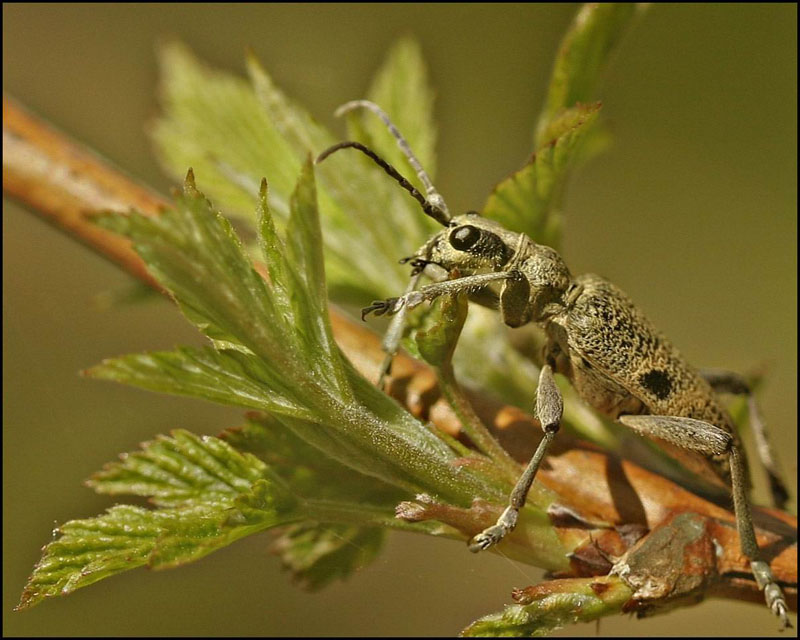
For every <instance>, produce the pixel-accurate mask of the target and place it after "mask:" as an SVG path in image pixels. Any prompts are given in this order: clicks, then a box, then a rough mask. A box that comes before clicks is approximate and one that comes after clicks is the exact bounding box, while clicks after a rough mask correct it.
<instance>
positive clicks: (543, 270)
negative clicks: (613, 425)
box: [317, 100, 790, 628]
mask: <svg viewBox="0 0 800 640" xmlns="http://www.w3.org/2000/svg"><path fill="white" fill-rule="evenodd" d="M357 108H366V109H369V110H370V111H372V112H373V113H375V114H376V115H377V116H378V117H380V118H381V119H382V120H383V122H384V123H385V124H386V126H387V127H388V128H389V130H390V132H391V133H392V135H393V136H394V138H395V140H396V141H397V143H398V145H399V147H400V149H401V150H402V151H403V153H404V154H405V156H406V158H408V160H409V164H410V165H411V166H412V168H413V169H414V170H415V171H416V173H417V176H418V177H419V179H420V182H421V183H422V184H423V185H424V186H425V190H426V195H427V197H425V196H423V195H422V193H420V191H419V190H418V189H416V188H415V187H414V186H413V185H412V184H411V183H410V182H409V181H408V180H406V178H404V177H403V176H402V175H401V174H400V173H399V172H398V171H397V170H396V169H395V168H394V167H393V166H391V165H390V164H389V163H387V162H386V161H385V160H383V159H382V158H381V157H379V156H378V155H377V154H376V153H375V152H374V151H372V150H371V149H369V148H367V147H366V146H364V145H362V144H361V143H358V142H341V143H339V144H336V145H334V146H332V147H330V148H328V149H326V150H325V151H323V152H322V153H321V154H320V155H319V157H318V158H317V162H318V163H319V162H322V161H323V160H324V159H325V158H327V157H328V156H329V155H331V154H332V153H334V152H336V151H338V150H340V149H345V148H353V149H357V150H358V151H360V152H362V153H364V154H365V155H367V156H368V157H369V158H371V159H372V160H373V161H374V162H375V163H376V164H378V165H379V166H380V167H381V168H382V169H383V170H384V171H385V172H386V173H387V174H388V175H389V176H391V177H392V178H394V179H395V180H396V181H397V182H398V183H399V184H400V185H401V186H402V187H403V188H404V189H405V190H406V191H408V192H409V193H410V194H411V196H412V197H413V198H415V199H416V200H417V201H418V202H419V203H420V205H421V206H422V209H423V211H424V212H425V213H426V214H427V215H429V216H430V217H432V218H433V219H434V220H436V221H437V222H438V223H439V224H441V225H442V226H443V227H444V230H443V231H440V232H438V233H436V234H435V235H434V236H433V237H431V238H430V239H429V240H428V241H427V242H426V243H425V244H424V245H423V246H422V247H420V249H419V250H418V251H417V253H416V254H415V255H414V256H412V257H410V258H406V259H405V260H404V261H411V265H412V267H413V271H412V277H411V282H410V284H409V287H408V289H407V290H406V292H405V293H404V294H403V295H401V296H399V297H396V298H388V299H386V300H378V301H375V302H373V303H372V304H371V305H370V306H368V307H366V308H365V309H363V311H362V318H363V317H364V316H366V315H367V314H369V313H374V314H375V315H384V314H386V315H389V316H394V318H393V320H392V323H391V324H390V326H389V329H388V331H387V333H386V336H385V338H384V342H383V347H384V351H385V352H386V354H387V357H386V360H385V361H384V365H383V367H382V369H381V374H380V378H379V381H378V382H379V385H380V384H382V382H383V379H384V376H385V375H386V374H387V373H388V371H389V368H390V365H391V358H392V356H393V355H394V354H395V353H396V352H397V350H398V348H399V343H400V338H401V336H402V332H403V325H404V315H405V313H406V311H407V310H409V309H412V308H414V307H416V306H417V305H419V304H421V303H422V302H424V301H432V300H434V299H435V298H437V297H439V296H441V295H445V294H456V293H461V292H467V293H469V294H472V295H474V294H475V292H476V291H478V290H480V289H483V288H485V287H487V286H489V285H498V284H499V285H500V292H499V299H497V304H498V306H499V310H500V315H501V318H502V320H503V322H505V324H507V325H508V326H510V327H519V326H522V325H524V324H527V323H529V322H533V323H536V324H537V325H539V327H541V328H542V329H543V330H544V332H545V335H546V338H547V340H546V345H545V348H544V351H545V352H544V362H545V364H544V365H543V366H542V368H541V372H540V375H539V386H538V390H537V395H536V414H537V416H538V418H539V421H540V423H541V426H542V429H543V431H544V437H543V439H542V440H541V442H540V444H539V446H538V448H537V449H536V452H535V453H534V455H533V458H532V459H531V461H530V462H529V463H528V466H527V468H526V469H525V471H524V472H523V473H522V475H521V476H520V478H519V480H518V481H517V484H516V486H515V487H514V489H513V490H512V492H511V495H510V498H509V504H508V506H507V507H506V509H505V510H504V511H503V513H502V514H501V515H500V517H499V519H498V520H497V523H496V524H495V525H493V526H491V527H489V528H487V529H485V530H484V531H482V532H481V533H479V534H478V535H476V536H475V537H474V538H473V539H472V540H471V541H470V545H469V548H470V550H471V551H474V552H477V551H480V550H484V549H488V548H489V547H491V546H493V545H495V544H497V543H498V542H500V541H501V540H502V539H503V537H504V536H505V535H507V534H508V533H509V532H510V531H512V530H513V529H514V527H515V525H516V524H517V518H518V515H519V510H520V509H521V508H522V507H523V505H524V504H525V499H526V497H527V494H528V491H529V489H530V487H531V484H532V483H533V480H534V478H535V476H536V472H537V470H538V468H539V465H540V464H541V461H542V459H543V458H544V455H545V454H546V452H547V449H548V446H549V445H550V443H551V441H552V440H553V438H554V437H555V435H556V433H557V432H558V429H559V424H560V421H561V416H562V412H563V401H562V398H561V393H560V391H559V389H558V387H557V386H556V384H555V380H554V378H553V374H554V373H560V374H562V375H564V376H565V377H566V378H567V379H568V380H569V381H570V383H571V384H572V386H573V387H574V388H575V389H576V391H577V392H578V394H579V395H580V396H581V398H583V400H584V401H586V402H587V403H588V404H589V405H591V406H592V407H594V408H595V409H596V410H598V411H600V412H601V413H603V414H605V415H607V416H609V417H610V418H612V419H614V420H616V421H617V422H619V423H621V424H623V425H625V426H627V427H629V428H631V429H633V430H634V431H636V432H638V433H639V434H641V435H644V436H647V437H650V438H653V439H655V440H656V441H657V442H658V443H659V444H660V445H661V446H662V448H664V449H665V450H666V452H667V453H669V454H670V455H672V456H673V457H675V458H677V459H678V460H679V461H681V462H682V463H683V464H684V465H685V466H687V468H689V469H690V470H692V471H695V472H697V473H699V474H700V475H702V476H703V477H705V478H706V479H709V480H711V481H713V482H716V483H717V484H720V481H721V482H722V483H724V484H725V485H727V486H729V487H730V489H731V491H732V493H733V503H734V510H735V514H736V523H737V528H738V531H739V538H740V545H741V550H742V553H743V554H744V555H745V556H746V557H747V558H748V559H749V560H750V567H751V569H752V572H753V576H754V577H755V580H756V582H757V584H758V586H759V588H760V589H762V590H763V591H764V596H765V599H766V602H767V606H768V607H769V608H770V609H771V610H772V612H773V613H774V614H775V615H777V616H778V617H779V618H780V621H781V624H782V626H783V627H784V628H785V627H788V626H790V622H789V620H788V618H787V613H786V612H787V606H786V601H785V599H784V596H783V593H782V592H781V589H780V587H779V586H778V584H777V583H776V581H775V578H774V577H773V575H772V572H771V570H770V568H769V565H768V564H767V562H765V561H764V560H763V559H762V558H761V555H760V553H759V549H758V544H757V542H756V536H755V532H754V529H753V521H752V518H751V515H750V506H749V503H748V498H747V491H748V472H747V466H746V464H747V463H746V461H745V457H744V451H743V449H742V446H741V444H740V442H739V439H738V437H737V435H736V430H735V425H734V422H733V420H732V419H731V417H730V416H729V415H728V413H727V412H726V411H725V409H723V407H722V405H721V404H720V402H719V400H718V399H717V397H716V395H715V393H714V392H715V391H718V392H728V393H738V394H744V395H747V396H748V406H749V409H750V420H751V424H752V425H753V430H754V432H755V433H756V437H757V440H758V442H759V447H758V448H759V454H760V456H761V457H762V459H763V462H764V466H765V467H766V469H767V472H768V474H769V478H770V485H771V488H772V493H773V499H774V501H775V502H776V503H778V504H782V503H783V502H785V501H786V499H787V497H788V494H787V492H786V489H785V488H784V485H783V483H782V482H781V480H780V477H779V475H778V473H777V471H776V469H777V467H776V465H775V462H774V457H773V456H772V454H771V452H770V450H769V446H768V445H767V444H766V439H765V433H764V428H763V423H762V421H761V419H760V416H759V414H758V410H757V408H756V405H755V402H754V400H753V397H752V395H751V393H750V389H749V388H748V386H747V384H746V383H745V382H744V381H743V380H742V378H741V377H739V376H737V375H736V374H732V373H727V372H718V371H711V372H705V373H703V372H699V371H697V370H695V369H694V368H693V367H692V366H690V365H689V364H688V363H687V362H686V361H685V360H684V359H683V357H682V356H681V354H680V353H679V352H678V351H677V350H676V349H675V348H674V347H673V346H672V344H671V343H670V342H669V341H668V340H667V339H666V338H665V337H664V336H663V335H662V334H661V333H660V332H659V331H658V330H657V329H656V328H655V327H654V326H653V325H652V324H651V323H650V321H649V320H648V319H647V318H645V316H644V315H643V314H642V312H641V311H639V309H637V308H636V306H635V305H634V304H633V303H632V302H631V300H630V299H629V298H628V296H627V295H625V294H624V293H623V292H622V291H621V290H620V289H618V288H617V287H616V286H615V285H613V284H612V283H610V282H608V281H606V280H604V279H603V278H600V277H599V276H596V275H591V274H587V275H579V276H573V275H572V274H571V273H570V271H569V269H568V268H567V266H566V264H565V263H564V261H563V260H562V258H561V256H559V254H558V253H557V252H556V251H555V250H554V249H551V248H550V247H546V246H544V245H541V244H537V243H536V242H535V241H534V240H532V239H531V238H529V237H528V236H526V235H525V234H522V233H515V232H512V231H509V230H507V229H505V228H504V227H502V226H501V225H500V224H498V223H497V222H494V221H493V220H489V219H487V218H484V217H482V216H481V215H480V214H478V213H477V212H474V211H471V212H468V213H466V214H464V215H460V216H455V217H452V216H451V215H450V213H449V211H448V209H447V205H446V204H445V202H444V199H443V198H442V196H441V195H439V193H438V192H437V191H436V189H435V188H434V186H433V184H432V182H431V180H430V178H429V177H428V175H427V174H426V173H425V171H424V169H423V168H422V166H421V165H420V163H419V161H418V160H417V158H416V157H415V156H414V153H413V152H412V151H411V148H410V147H409V145H408V143H407V142H406V140H405V139H404V138H403V136H402V135H401V134H400V132H399V131H398V130H397V128H396V127H395V126H394V125H393V124H392V122H391V121H390V119H389V117H388V116H387V115H386V114H385V113H384V112H383V110H381V109H380V107H378V106H377V105H376V104H374V103H372V102H369V101H366V100H357V101H353V102H348V103H347V104H345V105H342V107H340V108H339V109H338V110H337V115H341V114H343V113H345V112H347V111H351V110H353V109H357ZM423 273H425V274H430V275H432V276H433V277H434V278H435V279H437V280H439V281H438V282H434V283H433V284H429V285H426V286H423V287H421V288H419V289H418V288H417V286H418V284H419V280H420V278H421V276H422V274H423ZM449 274H457V275H458V277H456V278H454V279H445V278H447V277H448V275H449ZM762 445H763V446H762Z"/></svg>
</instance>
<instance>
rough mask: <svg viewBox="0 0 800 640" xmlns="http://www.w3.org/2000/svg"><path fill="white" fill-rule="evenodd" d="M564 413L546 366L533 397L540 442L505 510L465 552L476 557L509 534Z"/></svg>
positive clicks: (550, 373)
mask: <svg viewBox="0 0 800 640" xmlns="http://www.w3.org/2000/svg"><path fill="white" fill-rule="evenodd" d="M563 413H564V401H563V399H562V398H561V392H560V391H559V390H558V387H557V386H556V381H555V379H554V378H553V370H552V369H551V368H550V365H545V366H543V367H542V370H541V373H540V374H539V387H538V389H537V393H536V414H537V416H538V417H539V422H540V424H541V426H542V430H543V431H544V438H542V440H541V442H539V446H538V447H537V448H536V451H535V453H534V454H533V457H532V458H531V461H530V462H529V463H528V466H527V467H526V469H525V471H523V473H522V475H521V476H520V478H519V480H517V484H516V485H515V486H514V489H513V490H512V491H511V495H510V496H509V499H508V506H507V507H506V508H505V510H504V511H503V513H502V514H501V515H500V517H499V518H498V519H497V523H496V524H494V525H492V526H491V527H489V528H488V529H484V530H483V531H481V533H479V534H478V535H476V536H475V537H474V538H472V540H470V542H469V550H470V551H472V552H475V553H477V552H478V551H482V550H484V549H488V548H489V547H491V546H492V545H495V544H497V543H498V542H500V540H502V539H503V538H504V537H505V535H506V534H508V533H510V532H511V531H512V530H513V529H514V527H515V526H516V525H517V518H518V517H519V510H520V509H521V508H522V507H523V506H525V499H526V498H527V497H528V491H530V488H531V485H532V484H533V479H534V478H535V477H536V472H537V471H538V470H539V465H540V464H541V462H542V459H543V458H544V455H545V453H547V448H548V447H549V446H550V443H551V442H552V440H553V438H554V437H555V435H556V433H557V432H558V429H559V426H560V424H561V416H562V414H563Z"/></svg>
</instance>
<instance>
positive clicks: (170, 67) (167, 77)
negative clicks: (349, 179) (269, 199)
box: [150, 43, 302, 220]
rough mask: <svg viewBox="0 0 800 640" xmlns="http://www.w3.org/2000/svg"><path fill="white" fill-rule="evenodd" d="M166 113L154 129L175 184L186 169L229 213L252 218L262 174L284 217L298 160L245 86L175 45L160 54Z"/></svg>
mask: <svg viewBox="0 0 800 640" xmlns="http://www.w3.org/2000/svg"><path fill="white" fill-rule="evenodd" d="M159 59H160V63H161V81H160V89H161V105H162V108H163V113H162V115H161V117H159V118H158V120H157V121H156V122H155V123H154V125H153V127H152V128H151V132H150V133H151V136H152V138H153V140H154V142H155V145H156V150H157V152H158V156H159V159H160V161H161V163H162V164H163V165H164V167H165V169H166V170H167V171H168V172H169V173H170V174H171V175H172V176H173V177H175V178H176V179H180V178H182V177H183V173H184V172H185V171H186V167H194V169H195V170H196V171H197V173H198V175H201V176H203V189H204V190H205V191H206V192H207V193H208V194H209V195H211V197H213V198H214V200H215V202H217V203H218V205H219V206H221V207H222V208H223V209H224V210H225V211H226V212H228V213H229V214H231V215H235V216H237V217H241V218H244V219H247V220H252V215H253V211H254V209H255V203H256V197H257V194H258V184H259V181H260V179H261V176H263V175H267V176H269V178H270V182H271V184H272V188H273V194H274V195H275V202H274V203H273V204H274V206H275V207H276V208H277V209H278V210H279V211H280V212H281V215H282V216H286V215H288V211H289V201H288V196H289V193H291V190H292V188H293V187H294V182H295V177H296V176H297V172H298V171H299V169H300V164H301V161H302V156H298V155H296V154H295V153H293V152H292V149H291V148H290V146H289V145H288V144H287V143H286V142H285V141H284V139H283V136H282V135H281V134H280V132H279V131H278V129H277V127H276V126H275V124H274V123H273V122H272V121H271V119H270V118H269V116H268V114H266V113H265V112H264V110H263V108H262V106H261V104H260V103H259V101H258V99H257V98H256V96H255V94H254V93H253V90H252V88H251V87H250V85H249V84H248V83H247V82H246V81H245V80H242V79H241V78H237V77H236V76H233V75H232V74H228V73H225V72H221V71H215V70H212V69H210V68H209V67H206V66H205V65H203V64H201V63H200V62H199V61H198V60H197V59H196V58H195V57H194V56H193V55H192V54H191V52H190V51H189V50H188V49H187V48H186V47H185V46H183V45H181V44H179V43H170V44H168V45H166V46H164V47H162V49H161V51H160V56H159Z"/></svg>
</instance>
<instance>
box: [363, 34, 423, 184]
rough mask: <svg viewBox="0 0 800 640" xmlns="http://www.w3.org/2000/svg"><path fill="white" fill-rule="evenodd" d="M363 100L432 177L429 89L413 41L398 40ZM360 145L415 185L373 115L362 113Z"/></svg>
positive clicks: (410, 171)
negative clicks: (372, 105)
mask: <svg viewBox="0 0 800 640" xmlns="http://www.w3.org/2000/svg"><path fill="white" fill-rule="evenodd" d="M367 98H368V99H369V100H370V101H372V102H374V103H375V104H377V105H379V106H380V107H381V108H382V109H383V110H384V111H385V112H386V113H387V114H389V116H390V118H391V119H392V122H394V124H395V126H396V127H397V128H398V130H399V131H400V132H402V134H403V137H405V139H406V140H407V141H408V144H409V145H410V147H411V149H412V150H413V151H414V155H416V156H417V159H418V160H419V161H420V164H421V165H422V167H423V168H424V169H425V171H426V172H427V173H428V175H429V176H430V178H431V179H434V178H435V177H436V126H435V125H434V120H433V90H432V89H431V87H430V85H429V82H428V69H427V67H426V66H425V60H424V58H423V57H422V48H421V47H420V45H419V43H418V42H417V41H416V40H414V39H413V38H402V39H401V40H398V41H397V42H396V43H394V45H392V48H391V49H390V50H389V53H388V54H387V56H386V60H385V61H384V63H383V65H382V66H381V68H380V69H379V70H378V72H377V73H376V74H375V77H374V78H373V79H372V83H371V85H370V88H369V90H368V91H367ZM362 116H363V117H362V118H361V120H362V127H363V131H364V133H365V134H366V135H367V136H368V138H367V139H366V140H364V141H363V142H364V143H365V144H367V145H368V146H372V148H375V149H380V150H381V153H382V154H383V156H384V159H385V160H388V161H389V162H390V163H391V164H393V165H394V166H395V167H397V168H398V169H401V170H402V171H403V172H404V173H407V174H408V178H409V180H411V181H412V182H415V183H416V184H417V186H418V187H421V186H422V185H421V184H419V183H418V182H417V180H416V176H415V175H414V172H413V169H412V167H411V165H409V164H408V161H407V159H406V157H405V155H404V154H403V153H402V151H401V150H400V149H399V148H398V146H397V143H396V142H395V140H394V138H393V137H392V135H391V134H390V133H389V130H388V129H387V128H386V126H385V125H384V124H383V122H381V121H380V120H379V119H378V118H376V117H375V116H374V115H372V114H369V113H366V112H364V113H362Z"/></svg>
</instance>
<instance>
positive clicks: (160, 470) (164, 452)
mask: <svg viewBox="0 0 800 640" xmlns="http://www.w3.org/2000/svg"><path fill="white" fill-rule="evenodd" d="M266 470H267V466H266V465H265V464H264V463H263V462H262V461H261V460H259V459H258V458H256V457H255V456H253V455H251V454H249V453H240V452H239V451H236V450H235V449H234V448H233V447H231V446H230V445H229V444H228V443H226V442H225V441H223V440H220V439H219V438H211V437H207V436H206V437H201V436H196V435H194V434H192V433H189V432H188V431H183V430H177V431H173V432H172V436H171V437H167V436H163V435H161V436H158V437H157V438H156V439H155V440H153V441H152V442H146V443H144V444H143V445H142V449H141V450H140V451H136V452H134V453H129V454H125V455H123V456H122V457H121V460H120V462H112V463H110V464H107V465H106V466H105V467H104V468H103V470H102V471H99V472H98V473H95V474H94V475H93V476H92V477H91V478H89V480H88V481H87V485H88V486H90V487H92V488H93V489H94V490H95V491H97V492H98V493H107V494H109V495H119V494H125V493H127V494H132V495H137V496H144V497H148V498H151V500H152V502H153V503H154V504H156V505H158V506H161V507H183V506H188V505H189V504H191V503H197V502H203V503H217V504H219V503H222V502H224V501H226V500H227V501H230V500H232V499H234V498H235V497H236V496H237V495H238V494H240V493H245V492H247V491H249V490H250V488H251V486H252V485H253V483H255V482H256V481H257V480H259V479H261V478H264V477H265V476H266Z"/></svg>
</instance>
